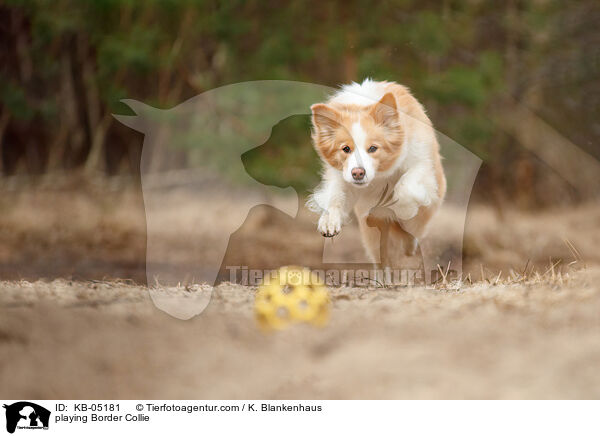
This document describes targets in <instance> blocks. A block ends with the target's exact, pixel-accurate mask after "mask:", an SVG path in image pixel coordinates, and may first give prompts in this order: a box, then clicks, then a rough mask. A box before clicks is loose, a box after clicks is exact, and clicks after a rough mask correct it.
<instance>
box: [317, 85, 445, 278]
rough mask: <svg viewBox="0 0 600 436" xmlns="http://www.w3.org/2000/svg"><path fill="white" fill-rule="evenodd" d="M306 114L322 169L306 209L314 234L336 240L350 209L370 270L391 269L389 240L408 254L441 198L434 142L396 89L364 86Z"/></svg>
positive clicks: (416, 108) (427, 124)
mask: <svg viewBox="0 0 600 436" xmlns="http://www.w3.org/2000/svg"><path fill="white" fill-rule="evenodd" d="M311 110H312V123H313V135H312V138H313V143H314V146H315V149H316V150H317V152H318V154H319V156H320V157H321V159H322V161H323V166H324V171H323V180H322V183H321V184H320V186H319V187H318V188H317V189H316V191H315V192H314V193H313V195H312V196H311V197H310V199H309V201H308V206H309V208H310V209H311V210H313V211H317V212H318V213H320V214H321V217H320V219H319V223H318V230H319V232H321V234H323V236H328V237H332V236H335V235H337V234H338V233H339V232H340V230H341V228H342V225H343V223H344V222H345V221H346V220H347V219H348V217H349V215H350V212H351V211H352V209H354V212H355V214H356V218H357V220H358V223H359V227H360V231H361V235H362V240H363V243H364V246H365V248H366V250H367V253H368V254H369V256H370V257H371V258H372V260H373V262H375V263H376V262H377V261H378V258H379V259H380V262H381V263H382V264H383V265H384V266H391V263H392V261H393V260H394V259H393V258H394V257H397V253H391V252H390V251H389V250H388V244H387V241H388V240H390V241H391V242H392V243H391V244H390V246H392V245H393V246H400V247H403V249H404V252H405V254H407V255H411V254H413V253H414V252H415V250H416V247H417V243H418V240H419V239H420V238H422V237H423V236H424V234H425V231H426V228H427V224H428V222H429V221H430V220H431V218H432V216H433V215H434V214H435V212H436V211H437V209H438V208H439V207H440V204H441V203H442V201H443V198H444V195H445V192H446V179H445V177H444V171H443V168H442V163H441V158H440V154H439V145H438V141H437V139H436V135H435V131H434V129H433V127H432V124H431V121H430V120H429V118H428V117H427V115H426V114H425V110H424V109H423V106H421V104H420V103H419V102H418V101H417V100H416V98H415V97H413V96H412V94H411V93H410V91H409V90H408V89H407V88H406V87H404V86H402V85H399V84H397V83H394V82H376V81H372V80H369V79H367V80H365V81H364V82H363V83H361V84H358V83H352V84H350V85H345V86H343V87H342V88H341V89H340V90H339V91H338V92H336V93H335V94H334V95H333V96H332V97H331V98H329V99H328V100H327V101H326V102H325V103H319V104H315V105H313V106H312V107H311ZM355 168H360V169H364V176H363V177H362V179H359V180H357V178H355V177H353V174H352V170H353V169H355ZM355 171H358V170H355ZM360 173H362V172H360ZM357 175H359V176H360V174H355V176H357Z"/></svg>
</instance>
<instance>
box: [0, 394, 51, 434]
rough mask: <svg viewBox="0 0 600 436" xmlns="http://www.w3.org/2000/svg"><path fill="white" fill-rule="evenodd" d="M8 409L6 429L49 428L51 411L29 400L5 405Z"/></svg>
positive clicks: (11, 430)
mask: <svg viewBox="0 0 600 436" xmlns="http://www.w3.org/2000/svg"><path fill="white" fill-rule="evenodd" d="M3 407H4V408H5V409H6V431H7V432H9V433H14V432H15V430H16V429H19V430H23V429H24V430H48V423H49V422H50V411H49V410H48V409H46V408H44V407H42V406H39V405H37V404H35V403H31V402H29V401H18V402H16V403H13V404H10V405H6V404H5V405H4V406H3Z"/></svg>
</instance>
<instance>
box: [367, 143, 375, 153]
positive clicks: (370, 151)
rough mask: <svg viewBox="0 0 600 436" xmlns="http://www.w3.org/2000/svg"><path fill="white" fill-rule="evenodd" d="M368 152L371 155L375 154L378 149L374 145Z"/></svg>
mask: <svg viewBox="0 0 600 436" xmlns="http://www.w3.org/2000/svg"><path fill="white" fill-rule="evenodd" d="M367 151H368V152H369V153H375V152H376V151H377V147H376V146H374V145H371V146H370V147H369V149H368V150H367Z"/></svg>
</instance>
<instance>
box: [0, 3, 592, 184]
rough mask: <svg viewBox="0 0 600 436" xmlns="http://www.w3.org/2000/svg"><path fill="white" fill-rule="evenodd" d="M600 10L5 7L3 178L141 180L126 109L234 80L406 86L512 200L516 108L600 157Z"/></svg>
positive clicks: (292, 131)
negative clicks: (501, 119) (136, 176)
mask: <svg viewBox="0 0 600 436" xmlns="http://www.w3.org/2000/svg"><path fill="white" fill-rule="evenodd" d="M599 9H600V6H599V4H598V2H596V1H593V0H581V1H579V2H571V3H565V2H560V1H558V0H508V1H507V2H491V1H481V0H444V1H442V2H438V1H433V0H425V1H418V2H417V1H415V0H391V1H387V2H377V3H372V2H367V1H366V0H355V1H351V2H342V1H332V2H317V1H315V0H309V1H301V0H291V1H289V2H286V4H285V5H282V4H281V3H280V2H275V1H274V0H267V1H256V0H250V1H241V0H232V1H227V2H225V1H217V0H180V1H177V0H147V1H145V2H136V1H133V0H96V1H93V2H82V1H76V0H5V1H4V2H3V4H2V5H0V20H1V21H0V22H1V23H2V24H1V25H0V48H1V51H0V104H1V108H0V148H1V150H0V151H1V153H0V157H1V160H2V161H1V162H0V169H1V170H2V172H4V173H8V174H10V173H15V172H25V173H35V172H43V171H48V172H56V171H65V170H74V169H75V170H79V169H83V170H85V172H86V173H87V174H96V173H100V174H103V173H106V172H113V171H125V172H130V173H133V172H135V171H137V165H135V161H136V160H138V159H139V150H140V141H141V138H140V137H139V135H136V134H135V133H134V132H130V131H128V130H127V129H122V128H120V127H119V126H117V123H115V122H114V121H113V118H112V116H111V114H112V113H113V112H125V111H127V109H126V108H124V107H123V106H122V105H121V104H120V103H119V100H120V99H122V98H134V99H138V100H142V101H145V102H146V103H148V104H151V105H154V106H158V107H161V108H166V107H172V106H174V105H177V104H179V103H181V102H182V101H184V100H186V99H187V98H190V97H192V96H194V95H196V94H198V93H200V92H204V91H206V90H208V89H211V88H214V87H218V86H221V85H224V84H228V83H233V82H238V81H247V80H262V79H286V80H300V81H307V82H313V83H318V84H325V85H330V86H337V85H338V84H339V83H343V82H347V81H350V80H356V81H359V80H362V79H363V78H365V77H367V76H368V77H373V78H375V79H381V80H396V81H399V82H402V83H404V84H406V85H408V86H409V87H410V88H411V89H412V90H413V92H414V93H415V94H416V96H417V97H418V98H419V99H420V100H422V101H423V103H424V105H425V107H427V108H428V110H429V112H430V114H431V116H432V118H433V121H434V123H435V125H436V127H437V128H438V129H439V130H440V131H441V132H443V133H445V134H447V135H449V136H450V137H452V138H453V139H454V140H456V141H457V142H459V143H460V144H463V145H464V146H465V147H467V148H469V149H471V150H472V151H473V152H475V153H476V154H478V155H479V156H481V157H482V158H483V159H484V160H485V161H486V163H487V165H486V166H485V168H488V169H489V168H493V172H494V174H493V175H492V177H486V178H484V179H485V180H488V181H489V183H492V184H494V185H500V186H503V187H508V186H509V185H510V184H509V183H504V182H503V181H504V180H506V179H510V178H511V177H514V175H513V174H511V168H512V164H513V163H516V162H517V161H520V160H522V159H523V153H521V152H520V151H519V150H520V147H521V145H522V144H521V143H522V142H523V141H522V138H519V137H518V135H516V133H515V132H517V131H518V130H519V129H518V128H517V126H513V127H515V129H508V130H509V131H503V130H502V129H500V128H499V126H502V124H501V123H500V124H498V122H497V120H496V117H497V115H498V113H499V112H502V110H505V111H508V112H511V111H513V107H514V105H515V104H524V105H525V106H527V107H528V108H529V109H530V110H531V111H533V113H535V114H538V115H540V116H541V117H542V118H543V119H545V120H547V121H548V122H550V123H552V124H554V125H556V126H558V130H559V131H560V133H561V134H563V135H564V136H565V137H566V138H568V139H569V140H570V141H572V142H573V143H575V144H577V145H579V146H582V147H584V148H586V149H587V152H588V153H591V154H592V155H595V156H596V157H600V152H599V150H598V147H597V143H598V136H599V135H600V127H599V125H598V121H597V120H598V119H599V117H598V113H597V112H598V110H599V109H598V108H599V107H600V105H599V104H598V100H599V99H600V89H599V88H598V86H599V85H598V81H597V80H596V78H597V76H598V69H599V68H598V64H599V61H598V60H599V59H600V58H599V56H598V48H597V47H599V46H600V45H598V42H599V41H598V38H599V37H598V32H597V31H596V30H595V23H596V22H597V21H598V18H600V12H599ZM286 128H288V129H289V133H288V134H287V136H288V138H287V139H286V141H285V142H282V144H281V147H282V148H286V147H289V148H290V150H291V147H296V145H294V144H297V143H299V142H301V141H302V142H303V143H305V144H306V146H305V147H304V148H300V150H302V151H301V153H306V155H305V157H306V158H307V159H308V156H309V155H310V154H311V153H312V150H311V148H310V147H309V146H308V138H307V133H306V129H305V128H304V127H301V126H300V125H299V123H288V124H287V127H286ZM505 130H506V129H505ZM291 137H296V138H298V140H288V139H289V138H291ZM290 150H286V151H282V156H285V155H287V154H286V153H290V152H291V151H290ZM293 152H294V153H297V150H294V151H293ZM532 152H533V153H534V154H536V151H535V150H532ZM177 156H180V155H178V154H177V153H174V154H173V156H172V157H171V158H172V159H179V158H180V157H177ZM299 158H300V157H299ZM300 159H303V158H300ZM261 162H262V165H263V166H264V167H265V169H264V171H265V172H268V171H269V170H268V166H269V165H270V164H271V163H270V161H269V159H267V158H265V160H264V161H261V159H258V160H256V159H255V161H253V166H254V167H255V168H257V166H260V165H261ZM309 171H313V169H312V168H308V167H307V173H306V175H305V176H304V177H306V179H307V180H309V179H310V177H311V174H309ZM529 173H531V172H529ZM532 174H535V171H534V172H533V173H532ZM280 176H281V177H285V176H286V175H285V174H281V175H280ZM269 177H277V175H275V174H273V175H271V176H269ZM294 177H302V176H300V175H295V176H294ZM507 189H508V188H507Z"/></svg>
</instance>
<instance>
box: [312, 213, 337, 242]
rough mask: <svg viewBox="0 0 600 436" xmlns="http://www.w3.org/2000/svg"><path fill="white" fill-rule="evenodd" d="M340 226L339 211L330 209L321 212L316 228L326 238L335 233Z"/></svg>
mask: <svg viewBox="0 0 600 436" xmlns="http://www.w3.org/2000/svg"><path fill="white" fill-rule="evenodd" d="M341 228H342V217H341V215H340V213H339V212H337V211H335V210H330V211H328V212H323V215H321V218H319V224H318V226H317V229H318V230H319V232H320V233H321V234H322V235H323V236H325V237H326V238H331V237H333V236H335V235H337V234H338V233H339V232H340V230H341Z"/></svg>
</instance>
